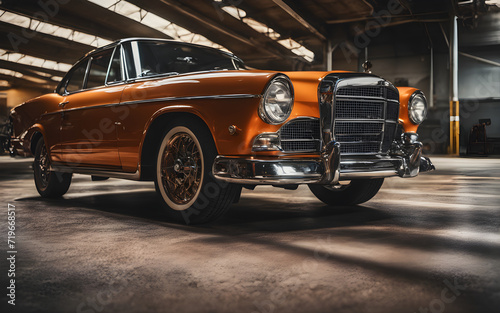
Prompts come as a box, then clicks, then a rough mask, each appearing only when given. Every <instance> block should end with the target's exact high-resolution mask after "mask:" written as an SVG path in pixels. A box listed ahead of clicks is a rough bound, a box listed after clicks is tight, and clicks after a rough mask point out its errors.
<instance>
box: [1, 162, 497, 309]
mask: <svg viewBox="0 0 500 313" xmlns="http://www.w3.org/2000/svg"><path fill="white" fill-rule="evenodd" d="M433 161H434V163H435V165H436V167H437V168H438V171H436V172H433V173H430V174H425V175H422V176H420V177H418V178H415V179H407V180H403V179H397V178H393V179H388V180H386V182H385V183H384V186H383V187H382V190H381V192H380V193H379V194H378V195H377V196H376V197H375V198H374V199H373V200H372V201H370V202H368V203H366V204H364V205H362V206H354V207H344V208H341V209H340V210H337V211H336V210H334V209H332V208H329V207H326V206H325V205H323V204H322V203H321V202H320V201H318V200H316V198H315V197H314V196H313V195H312V194H311V193H310V192H309V190H308V189H307V187H301V188H299V190H297V191H285V190H281V189H277V188H272V187H258V188H257V189H256V190H255V191H244V193H243V195H242V198H241V202H240V203H239V204H237V205H234V206H233V207H232V210H231V211H230V212H229V214H228V215H227V216H226V217H224V218H223V219H222V220H220V221H219V222H217V223H215V224H212V225H209V226H196V227H193V226H182V225H178V224H173V223H169V222H168V221H167V220H166V218H165V217H164V216H163V215H162V212H161V211H160V210H158V209H157V207H158V204H159V202H160V200H159V198H158V197H157V196H156V194H155V192H154V187H153V185H152V184H151V183H136V182H129V181H121V180H114V179H113V180H109V181H105V182H91V181H90V178H89V177H88V176H81V175H75V177H74V182H73V184H72V187H71V188H70V190H69V192H68V194H67V195H66V196H65V197H64V199H60V200H45V199H41V198H40V197H39V196H38V194H37V192H36V190H35V187H34V184H33V181H32V174H31V170H30V169H29V161H26V160H20V159H15V160H12V159H9V158H8V157H0V190H1V191H0V205H1V207H2V210H1V217H0V221H1V222H0V233H1V234H2V235H1V236H2V239H1V240H2V242H4V243H5V240H6V237H7V223H6V220H7V218H6V215H7V213H6V212H7V205H8V203H11V204H14V205H15V206H16V216H17V220H16V223H17V227H18V228H17V232H16V236H17V242H16V243H17V247H16V248H17V257H16V258H17V263H16V266H17V268H16V279H17V281H16V288H17V289H16V292H17V293H16V294H17V298H16V306H15V310H12V307H11V306H7V304H6V302H7V298H6V296H5V292H4V293H2V298H1V299H2V300H1V301H2V303H1V304H0V310H1V312H10V311H12V312H51V313H56V312H86V313H89V312H124V313H125V312H248V313H252V312H261V313H271V312H287V313H291V312H384V313H387V312H398V313H399V312H410V313H413V312H481V313H486V312H499V310H500V309H499V308H500V209H499V208H500V159H492V158H477V159H461V158H438V157H434V158H433ZM2 247H3V248H2V249H3V250H5V251H7V248H6V247H5V245H4V244H3V245H2ZM4 255H5V252H4ZM6 272H7V263H6V258H5V257H3V258H2V261H1V269H0V275H1V277H2V279H4V278H5V277H6V274H5V273H6ZM6 284H7V283H6V282H5V283H4V284H2V289H3V290H4V291H5V286H6ZM5 308H7V309H9V310H8V311H6V310H5Z"/></svg>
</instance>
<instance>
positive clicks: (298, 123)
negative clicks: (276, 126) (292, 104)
mask: <svg viewBox="0 0 500 313" xmlns="http://www.w3.org/2000/svg"><path fill="white" fill-rule="evenodd" d="M279 134H280V140H281V148H282V149H283V151H285V152H319V151H320V149H321V134H320V126H319V119H317V118H297V119H294V120H292V121H290V122H288V123H286V124H285V125H284V126H283V127H281V129H280V131H279Z"/></svg>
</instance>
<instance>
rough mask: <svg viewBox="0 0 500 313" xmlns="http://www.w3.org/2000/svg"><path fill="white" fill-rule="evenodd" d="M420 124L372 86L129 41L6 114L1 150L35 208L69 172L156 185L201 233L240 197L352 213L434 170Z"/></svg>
mask: <svg viewBox="0 0 500 313" xmlns="http://www.w3.org/2000/svg"><path fill="white" fill-rule="evenodd" d="M426 112H427V103H426V99H425V96H424V95H423V93H422V92H421V91H420V90H417V89H414V88H395V87H394V86H393V85H392V84H391V83H390V82H388V81H386V80H384V79H382V78H380V77H377V76H375V75H371V74H366V73H352V72H343V71H333V72H312V71H311V72H276V71H263V70H249V69H247V68H246V67H245V65H244V63H243V62H242V60H240V59H239V58H238V57H236V56H234V55H232V54H230V53H226V52H223V51H219V50H215V49H212V48H207V47H202V46H198V45H193V44H187V43H181V42H175V41H169V40H160V39H148V38H129V39H123V40H119V41H116V42H114V43H112V44H110V45H108V46H105V47H102V48H98V49H96V50H94V51H92V52H90V53H88V54H87V55H85V56H84V57H83V58H82V59H80V60H79V61H78V62H77V63H76V64H75V65H74V66H73V68H72V69H71V70H70V71H69V72H68V73H67V75H66V76H65V77H64V78H63V79H62V81H61V82H60V83H59V86H58V87H57V90H55V91H54V93H51V94H47V95H43V96H41V97H38V98H35V99H32V100H29V101H27V102H25V103H23V104H21V105H19V106H17V107H16V108H14V109H13V110H12V112H11V120H12V123H13V132H12V137H11V144H12V149H14V150H15V152H16V153H17V154H19V155H23V156H32V155H33V156H34V164H33V169H34V180H35V184H36V188H37V190H38V192H39V193H40V195H41V196H42V197H60V196H62V195H63V194H64V193H66V191H67V190H68V188H69V186H70V183H71V177H72V173H80V174H89V175H92V178H93V180H102V179H106V178H109V177H114V178H124V179H132V180H146V181H154V183H155V186H156V189H157V191H158V193H159V194H160V195H161V197H162V199H163V201H164V203H165V209H166V212H167V215H169V217H170V218H172V219H173V220H176V221H179V222H186V223H205V222H209V221H212V220H214V219H216V218H218V217H220V216H221V215H222V214H223V213H224V212H226V211H227V209H228V208H229V206H230V205H231V204H232V203H234V202H237V201H238V199H239V196H240V193H241V188H242V187H245V188H249V189H253V188H254V187H255V186H256V185H262V184H264V185H272V186H276V187H282V188H287V189H296V188H297V186H298V185H299V184H308V186H309V188H310V190H311V191H312V192H313V193H314V195H315V196H316V197H317V198H319V199H320V200H321V201H323V202H324V203H326V204H327V205H330V206H341V205H355V204H360V203H363V202H365V201H368V200H370V199H371V198H372V197H373V196H375V194H376V193H377V192H378V190H379V189H380V187H381V186H382V183H383V181H384V178H386V177H391V176H399V177H404V178H406V177H414V176H416V175H418V173H419V172H426V171H429V170H432V169H434V167H433V165H432V163H431V162H430V160H429V159H428V158H426V157H423V156H422V144H421V143H420V142H418V135H417V133H416V131H417V128H418V126H419V124H420V123H422V121H423V120H424V119H425V117H426Z"/></svg>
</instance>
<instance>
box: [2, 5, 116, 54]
mask: <svg viewBox="0 0 500 313" xmlns="http://www.w3.org/2000/svg"><path fill="white" fill-rule="evenodd" d="M0 21H1V22H4V23H9V24H12V25H16V26H19V27H23V28H27V29H29V30H32V31H36V32H39V33H43V34H47V35H51V36H55V37H59V38H64V39H67V40H70V41H75V42H78V43H82V44H85V45H89V46H93V47H101V46H105V45H107V44H110V43H111V41H109V40H106V39H104V38H101V37H98V36H94V35H89V34H86V33H82V32H79V31H76V30H73V29H70V28H66V27H61V26H57V25H54V24H50V23H47V22H42V21H40V20H37V19H33V18H30V17H26V16H24V15H20V14H16V13H12V12H8V11H4V10H0Z"/></svg>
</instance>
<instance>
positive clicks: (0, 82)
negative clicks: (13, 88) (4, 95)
mask: <svg viewBox="0 0 500 313" xmlns="http://www.w3.org/2000/svg"><path fill="white" fill-rule="evenodd" d="M0 87H10V83H9V82H8V81H6V80H0Z"/></svg>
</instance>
